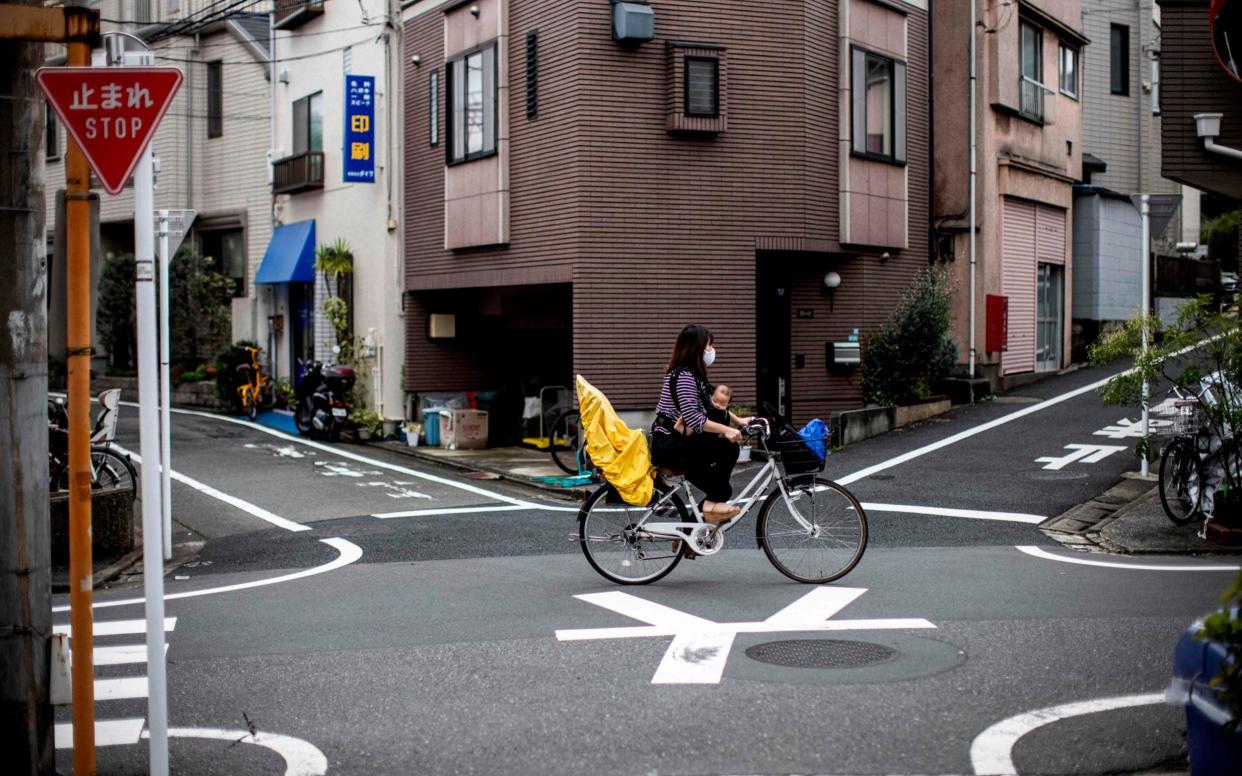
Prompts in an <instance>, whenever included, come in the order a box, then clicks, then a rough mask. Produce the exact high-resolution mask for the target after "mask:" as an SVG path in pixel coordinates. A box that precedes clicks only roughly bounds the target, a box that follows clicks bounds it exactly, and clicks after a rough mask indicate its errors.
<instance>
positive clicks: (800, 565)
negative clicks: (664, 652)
mask: <svg viewBox="0 0 1242 776" xmlns="http://www.w3.org/2000/svg"><path fill="white" fill-rule="evenodd" d="M742 432H743V434H744V436H745V437H746V438H747V439H748V440H754V441H756V442H757V443H758V446H759V448H760V449H762V450H763V451H764V452H765V454H766V458H767V461H766V462H765V463H764V465H763V466H762V467H760V468H759V470H758V471H757V472H756V473H755V475H754V477H753V478H752V479H751V481H750V482H749V483H748V484H747V485H746V487H745V488H744V489H743V490H742V492H741V494H740V495H739V496H738V497H737V498H736V499H733V500H732V501H731V503H735V504H738V505H739V506H741V507H742V511H741V512H740V513H739V514H737V515H736V516H734V517H733V518H732V519H731V520H729V521H728V522H725V523H720V524H719V525H716V524H712V523H707V522H704V521H703V514H702V512H701V511H700V508H699V505H698V503H697V502H696V501H695V499H694V497H693V494H692V492H691V490H690V485H689V483H688V482H686V480H685V472H680V471H671V470H667V469H661V470H660V471H659V476H658V477H657V478H656V486H655V493H654V495H653V497H652V501H651V503H650V504H648V505H647V506H644V507H635V506H631V505H629V504H626V503H624V502H623V501H622V500H621V498H620V496H618V494H617V491H616V489H615V488H614V487H613V486H612V485H607V484H606V485H604V486H603V487H601V488H599V489H598V490H596V491H595V492H594V493H592V494H591V495H590V496H589V497H588V498H587V500H586V502H585V503H584V504H583V505H582V509H581V510H579V512H578V533H577V534H575V535H573V537H571V538H574V539H575V540H577V541H578V542H579V544H580V545H581V547H582V552H583V554H585V555H586V559H587V562H588V563H590V564H591V567H592V568H593V569H595V570H596V571H597V572H599V573H600V574H601V575H602V576H603V577H604V578H605V579H608V580H610V581H612V582H616V583H619V584H623V585H640V584H647V583H650V582H655V581H656V580H658V579H660V578H662V577H664V576H665V575H666V574H668V573H669V572H670V571H672V570H673V569H674V568H675V567H676V566H677V564H678V563H679V562H681V559H682V558H683V557H688V556H690V555H694V556H704V557H706V556H711V555H715V554H717V553H719V552H720V551H721V550H722V549H723V548H724V545H725V534H726V533H728V532H729V530H730V529H732V528H733V527H734V526H736V525H737V524H738V523H739V522H740V521H741V520H742V518H743V517H745V516H746V515H747V514H749V513H750V512H751V510H752V509H754V507H755V505H756V504H759V505H761V506H760V507H759V518H758V521H757V523H756V525H755V538H756V540H757V541H758V543H759V546H760V547H761V548H762V549H763V552H764V554H765V555H766V556H767V558H768V560H769V561H770V562H771V563H772V565H773V566H775V567H776V569H777V570H778V571H780V572H781V573H782V574H784V575H785V576H787V577H789V578H790V579H793V580H796V581H798V582H805V583H808V584H823V583H825V582H831V581H833V580H835V579H840V578H841V577H843V576H845V575H846V574H848V573H849V572H850V571H851V570H852V569H853V568H854V567H855V566H857V565H858V562H859V560H861V559H862V556H863V552H864V550H865V549H866V547H867V516H866V514H864V513H863V508H862V505H860V504H859V503H858V499H856V498H854V496H853V495H852V494H851V493H850V492H849V491H848V490H846V489H845V488H844V487H843V486H841V485H838V484H837V483H835V482H832V481H831V480H828V479H825V478H823V477H819V476H817V475H818V474H819V473H820V472H822V471H823V466H824V459H823V458H820V457H818V456H815V455H814V454H813V453H811V451H810V450H809V449H808V448H807V445H806V441H805V440H803V439H801V438H800V437H798V436H797V434H796V433H794V434H792V438H790V435H788V434H786V435H782V437H781V438H780V439H778V440H775V441H772V440H771V436H772V432H771V424H770V423H769V421H767V420H765V419H757V420H756V421H755V422H754V423H752V424H750V425H748V426H746V427H745V428H744V429H742ZM820 441H823V440H820ZM770 442H771V444H769V443H770ZM774 484H775V487H773V485H774ZM683 493H684V498H683V496H682V495H681V494H683Z"/></svg>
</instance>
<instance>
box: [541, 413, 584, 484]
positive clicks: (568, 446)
mask: <svg viewBox="0 0 1242 776" xmlns="http://www.w3.org/2000/svg"><path fill="white" fill-rule="evenodd" d="M582 441H583V439H582V416H581V415H579V414H578V410H567V411H565V412H562V413H561V414H560V415H558V416H557V418H556V420H555V421H553V423H552V439H551V440H550V443H549V445H548V449H549V450H551V451H552V460H553V461H554V462H555V463H556V465H557V466H559V467H560V468H561V470H562V471H565V472H568V473H569V474H577V473H578V472H579V469H578V466H579V463H580V462H579V460H578V456H579V450H580V448H581V447H582Z"/></svg>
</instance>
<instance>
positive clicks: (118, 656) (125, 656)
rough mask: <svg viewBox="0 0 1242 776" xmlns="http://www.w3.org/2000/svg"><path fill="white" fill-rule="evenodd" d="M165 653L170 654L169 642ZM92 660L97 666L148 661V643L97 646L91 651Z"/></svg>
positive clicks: (165, 647)
mask: <svg viewBox="0 0 1242 776" xmlns="http://www.w3.org/2000/svg"><path fill="white" fill-rule="evenodd" d="M164 654H165V655H167V654H168V644H167V643H165V644H164ZM91 662H93V663H94V664H95V665H97V666H119V665H126V664H128V663H145V662H147V645H146V644H123V645H121V646H118V647H95V648H94V649H93V650H92V652H91Z"/></svg>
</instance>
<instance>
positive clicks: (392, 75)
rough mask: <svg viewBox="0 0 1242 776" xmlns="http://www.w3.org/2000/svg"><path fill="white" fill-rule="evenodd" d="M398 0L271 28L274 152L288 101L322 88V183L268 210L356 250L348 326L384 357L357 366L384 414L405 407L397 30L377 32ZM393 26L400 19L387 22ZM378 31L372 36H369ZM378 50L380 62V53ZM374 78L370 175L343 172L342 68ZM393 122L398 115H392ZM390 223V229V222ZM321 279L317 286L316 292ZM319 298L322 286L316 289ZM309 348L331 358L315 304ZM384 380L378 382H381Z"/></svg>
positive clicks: (289, 146)
mask: <svg viewBox="0 0 1242 776" xmlns="http://www.w3.org/2000/svg"><path fill="white" fill-rule="evenodd" d="M398 7H399V6H398V4H397V3H396V2H388V1H387V0H362V1H361V3H340V2H329V3H325V4H324V13H323V15H321V16H319V17H318V18H315V19H312V20H311V21H309V22H308V23H306V24H303V25H302V26H300V27H297V28H296V29H293V30H288V31H278V32H277V40H276V56H277V59H278V61H279V62H280V64H279V65H278V69H279V70H281V71H283V73H287V83H286V82H285V81H286V79H285V78H283V77H282V78H281V79H279V80H280V82H279V83H278V85H277V95H276V144H277V148H276V151H275V153H274V157H275V158H281V157H284V156H288V155H291V154H292V153H293V115H292V114H293V103H294V101H295V100H298V99H300V98H302V97H305V96H307V95H310V94H313V93H315V92H322V93H323V103H322V105H323V108H322V110H323V153H324V187H323V190H322V191H307V192H303V193H299V194H291V195H281V196H279V197H277V200H276V205H275V213H276V217H277V219H278V220H279V221H280V222H281V223H285V224H288V223H293V222H296V221H303V220H306V219H315V231H316V241H317V243H318V244H319V245H324V244H329V243H332V242H334V241H336V240H337V239H344V240H345V241H346V242H348V243H349V246H350V248H351V249H352V252H353V254H354V274H353V278H352V283H353V316H354V333H355V334H356V335H357V336H359V337H361V336H365V335H366V334H367V333H368V332H370V331H371V330H374V336H375V339H376V341H377V344H379V345H381V346H382V357H379V358H377V359H376V360H375V362H376V367H375V371H374V372H373V373H372V374H370V375H364V376H360V377H364V378H366V379H369V381H370V384H369V386H368V389H367V395H366V396H365V397H364V401H365V402H366V404H367V405H368V406H370V407H371V408H373V409H376V410H377V411H380V412H381V414H383V415H384V416H386V417H391V418H400V417H402V416H403V414H404V395H405V394H404V389H403V387H402V364H403V362H404V323H403V321H402V317H401V295H402V287H403V284H404V278H403V274H402V261H401V247H402V239H401V224H400V221H399V218H400V215H401V213H402V210H401V207H400V191H401V183H400V161H401V159H402V154H401V146H400V142H401V133H400V125H399V124H394V123H393V122H390V120H389V116H390V115H391V116H396V117H400V115H401V113H400V105H399V97H400V95H399V94H398V92H399V89H400V67H399V66H398V59H399V57H400V50H401V47H400V43H399V39H398V37H397V35H398V31H397V29H390V30H389V31H388V34H387V40H388V42H389V45H388V46H387V48H386V47H385V44H384V38H383V37H382V35H383V33H384V31H385V27H384V20H385V18H386V16H385V15H386V14H387V13H391V14H392V15H393V18H394V21H397V19H398ZM395 26H396V27H399V24H396V25H395ZM377 38H380V40H379V41H378V42H377ZM386 56H387V57H388V61H386ZM347 72H348V73H351V74H354V75H369V76H374V78H375V90H376V94H375V123H374V127H375V148H374V150H373V158H374V159H375V171H376V180H375V182H374V183H354V182H351V183H346V182H345V181H344V177H343V176H344V154H345V148H344V137H345V126H344V124H345V112H344V111H345V75H346V73H347ZM397 121H399V118H398V119H397ZM390 227H391V228H390ZM321 287H322V280H318V281H317V288H318V289H320V291H322V288H321ZM317 296H318V297H319V298H317V300H316V302H317V307H318V305H320V304H322V296H323V295H322V293H319V294H317ZM317 313H319V314H318V316H317V320H316V355H317V356H318V357H320V358H321V359H323V360H329V361H330V360H331V345H332V344H333V335H332V331H331V327H330V326H329V325H328V323H327V321H326V320H324V319H323V316H322V313H320V312H319V310H318V309H317ZM381 383H382V389H380V388H379V386H380V384H381Z"/></svg>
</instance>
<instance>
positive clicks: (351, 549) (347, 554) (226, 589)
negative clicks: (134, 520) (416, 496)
mask: <svg viewBox="0 0 1242 776" xmlns="http://www.w3.org/2000/svg"><path fill="white" fill-rule="evenodd" d="M319 541H321V542H323V543H324V544H326V545H328V546H329V547H333V548H335V549H336V551H337V552H339V553H340V555H338V556H337V558H336V560H333V561H331V562H329V563H325V564H323V565H322V566H315V567H314V568H310V569H306V570H305V571H295V572H294V573H292V574H285V575H283V576H279V577H271V578H269V579H257V580H255V581H253V582H238V583H237V584H234V585H224V586H223V587H212V588H208V589H206V590H187V591H186V592H184V593H169V594H168V595H165V596H164V600H165V601H173V600H176V599H178V598H196V597H198V596H204V595H216V594H218V593H232V592H235V591H237V590H249V589H250V588H253V587H265V586H267V585H277V584H280V583H281V582H292V581H293V580H295V579H303V578H305V577H312V576H315V575H316V574H324V573H326V572H329V571H332V570H334V569H339V568H341V567H342V566H348V565H349V564H351V563H353V562H354V561H356V560H358V559H359V558H361V557H362V548H360V547H359V546H358V545H356V544H354V543H353V542H350V541H346V540H345V539H338V538H335V537H334V538H331V539H320V540H319ZM142 603H146V599H145V598H126V599H123V600H120V601H95V603H94V604H93V607H94V608H96V609H103V608H106V607H109V606H130V605H132V604H142ZM52 611H53V612H67V611H69V607H68V606H54V607H52ZM168 621H172V622H174V623H175V622H176V621H177V618H176V617H169V618H168V620H167V621H165V629H166V630H171V627H169V626H168V624H167V622H168ZM132 622H136V623H138V624H139V626H138V627H139V630H137V631H133V632H135V633H145V632H146V620H133V621H132ZM97 625H98V623H97ZM58 627H59V626H58ZM64 627H65V628H66V630H65V631H64V632H65V633H68V630H67V628H68V627H69V626H67V625H66V626H64ZM95 633H96V635H99V631H98V630H96V631H95Z"/></svg>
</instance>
